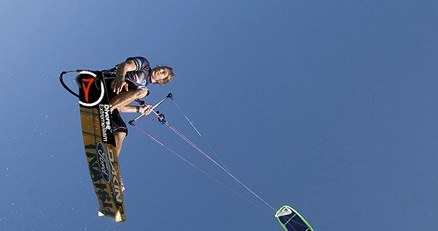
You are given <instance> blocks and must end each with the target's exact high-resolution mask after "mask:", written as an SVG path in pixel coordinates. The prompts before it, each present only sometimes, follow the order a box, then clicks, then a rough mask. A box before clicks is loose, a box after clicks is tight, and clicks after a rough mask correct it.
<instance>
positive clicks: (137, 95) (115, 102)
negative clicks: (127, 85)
mask: <svg viewBox="0 0 438 231" xmlns="http://www.w3.org/2000/svg"><path fill="white" fill-rule="evenodd" d="M147 95H148V90H147V89H145V88H141V89H137V90H134V91H124V92H121V93H120V94H118V95H117V96H116V97H114V98H113V99H112V100H111V102H110V104H111V110H114V109H117V110H119V111H123V110H125V107H126V106H128V105H129V104H130V103H132V102H134V100H136V99H141V98H143V97H146V96H147Z"/></svg>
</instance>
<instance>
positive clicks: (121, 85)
mask: <svg viewBox="0 0 438 231" xmlns="http://www.w3.org/2000/svg"><path fill="white" fill-rule="evenodd" d="M111 88H112V89H113V92H115V93H116V94H119V93H120V92H121V91H122V90H123V89H125V91H128V83H126V81H125V80H123V79H120V78H115V79H114V80H113V81H112V82H111Z"/></svg>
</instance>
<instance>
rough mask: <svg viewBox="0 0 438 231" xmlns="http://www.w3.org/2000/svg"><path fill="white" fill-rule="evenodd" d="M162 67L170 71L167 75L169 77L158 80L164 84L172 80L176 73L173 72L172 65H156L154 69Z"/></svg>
mask: <svg viewBox="0 0 438 231" xmlns="http://www.w3.org/2000/svg"><path fill="white" fill-rule="evenodd" d="M161 68H164V69H166V70H167V71H168V73H169V74H168V75H167V78H164V79H162V80H161V81H159V82H158V84H160V85H164V84H167V83H168V82H170V80H172V79H173V77H174V76H175V75H174V74H173V69H172V68H171V67H169V66H156V67H154V68H153V69H152V70H155V69H161Z"/></svg>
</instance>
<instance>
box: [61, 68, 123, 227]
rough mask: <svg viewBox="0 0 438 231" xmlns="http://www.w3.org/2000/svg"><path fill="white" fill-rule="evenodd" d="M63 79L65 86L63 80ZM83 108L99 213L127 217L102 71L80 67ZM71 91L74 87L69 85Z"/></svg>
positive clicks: (78, 82)
mask: <svg viewBox="0 0 438 231" xmlns="http://www.w3.org/2000/svg"><path fill="white" fill-rule="evenodd" d="M61 82H62V84H63V85H64V87H66V86H65V84H64V82H63V81H62V75H61ZM76 82H77V84H78V85H79V94H77V95H76V94H75V95H76V96H78V98H79V108H80V116H81V126H82V135H83V142H84V148H85V155H86V159H87V163H88V167H89V170H90V176H91V181H92V183H93V187H94V191H95V193H96V197H97V200H98V202H99V210H98V215H99V216H106V217H109V218H112V219H114V220H115V221H116V222H122V221H125V219H126V216H125V208H124V205H123V190H122V185H121V180H120V179H121V178H120V168H119V163H118V158H117V156H116V154H115V147H116V145H115V139H114V134H113V131H112V123H113V122H112V119H111V113H110V105H109V100H108V96H107V92H106V90H105V82H104V81H103V78H102V73H101V72H92V71H78V76H77V77H76ZM68 90H69V91H70V92H71V93H72V91H71V90H70V89H68Z"/></svg>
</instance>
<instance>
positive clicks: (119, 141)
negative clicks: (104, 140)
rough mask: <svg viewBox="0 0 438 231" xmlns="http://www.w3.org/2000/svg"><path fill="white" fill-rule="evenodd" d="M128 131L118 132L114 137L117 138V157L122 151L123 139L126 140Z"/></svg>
mask: <svg viewBox="0 0 438 231" xmlns="http://www.w3.org/2000/svg"><path fill="white" fill-rule="evenodd" d="M125 137H126V133H125V132H116V133H114V138H115V140H116V156H117V158H118V157H119V155H120V152H121V151H122V146H123V141H124V140H125Z"/></svg>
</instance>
